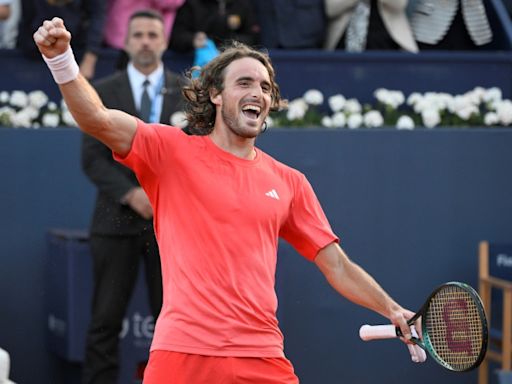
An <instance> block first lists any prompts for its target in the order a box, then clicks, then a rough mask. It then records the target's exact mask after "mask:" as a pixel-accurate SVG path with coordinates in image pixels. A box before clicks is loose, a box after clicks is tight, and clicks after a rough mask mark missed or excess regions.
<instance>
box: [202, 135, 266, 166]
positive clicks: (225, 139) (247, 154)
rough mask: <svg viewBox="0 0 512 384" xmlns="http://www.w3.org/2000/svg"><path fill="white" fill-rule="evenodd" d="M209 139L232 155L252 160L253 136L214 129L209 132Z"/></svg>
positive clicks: (253, 155)
mask: <svg viewBox="0 0 512 384" xmlns="http://www.w3.org/2000/svg"><path fill="white" fill-rule="evenodd" d="M210 138H211V140H212V141H213V142H214V143H215V144H216V145H217V146H218V147H219V148H221V149H223V150H224V151H226V152H229V153H231V154H232V155H234V156H236V157H239V158H241V159H246V160H254V158H255V157H256V151H255V150H254V141H255V138H245V137H241V136H238V135H236V134H235V133H233V132H231V131H229V130H221V129H214V130H213V131H212V133H211V134H210Z"/></svg>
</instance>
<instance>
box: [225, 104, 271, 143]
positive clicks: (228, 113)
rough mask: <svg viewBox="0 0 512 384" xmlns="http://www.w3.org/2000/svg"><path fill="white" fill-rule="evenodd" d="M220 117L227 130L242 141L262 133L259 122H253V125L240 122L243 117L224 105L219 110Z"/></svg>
mask: <svg viewBox="0 0 512 384" xmlns="http://www.w3.org/2000/svg"><path fill="white" fill-rule="evenodd" d="M221 116H222V120H223V121H224V123H225V124H226V126H227V127H228V129H229V130H230V131H231V132H233V133H234V134H235V135H237V136H239V137H242V138H244V139H254V138H255V137H258V135H259V134H260V133H261V132H262V127H263V124H262V123H260V122H259V120H258V121H254V125H253V124H248V122H244V121H242V119H243V117H241V116H240V114H237V113H236V111H233V110H230V109H229V108H227V107H225V106H224V105H223V106H222V108H221Z"/></svg>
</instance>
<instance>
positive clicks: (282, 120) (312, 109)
mask: <svg viewBox="0 0 512 384" xmlns="http://www.w3.org/2000/svg"><path fill="white" fill-rule="evenodd" d="M373 96H374V97H375V99H376V101H377V102H376V103H375V105H369V104H365V105H362V104H361V103H360V102H359V101H358V100H356V99H347V98H345V97H344V96H343V95H342V94H337V95H333V96H330V97H329V98H328V99H327V104H328V107H329V112H327V113H326V112H324V113H322V112H321V108H322V107H323V104H324V96H323V94H322V93H321V92H320V91H318V90H308V91H307V92H306V93H304V96H303V97H301V98H297V99H294V100H291V101H290V102H289V108H288V110H286V111H279V112H277V113H274V114H272V115H271V117H270V119H269V121H267V123H268V125H269V126H274V127H315V126H321V127H325V128H333V129H339V128H348V129H357V128H378V127H396V128H397V129H414V128H415V127H425V128H435V127H475V126H479V127H482V126H510V125H511V124H512V101H510V100H505V99H503V98H502V92H501V90H500V89H499V88H496V87H494V88H489V89H484V88H482V87H476V88H474V89H473V90H471V91H468V92H466V93H464V94H461V95H450V94H448V93H441V92H426V93H423V94H421V93H418V92H414V93H411V94H410V95H409V96H408V97H407V98H406V97H405V95H404V93H403V92H401V91H395V90H388V89H384V88H380V89H377V90H375V92H374V93H373Z"/></svg>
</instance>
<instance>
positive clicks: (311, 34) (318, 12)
mask: <svg viewBox="0 0 512 384" xmlns="http://www.w3.org/2000/svg"><path fill="white" fill-rule="evenodd" d="M336 1H338V0H336ZM254 5H255V8H256V13H257V14H258V22H259V24H260V26H261V43H262V45H263V46H264V47H266V48H269V49H270V48H285V49H312V48H322V46H323V44H324V40H325V28H326V22H327V20H326V15H325V8H324V0H255V1H254Z"/></svg>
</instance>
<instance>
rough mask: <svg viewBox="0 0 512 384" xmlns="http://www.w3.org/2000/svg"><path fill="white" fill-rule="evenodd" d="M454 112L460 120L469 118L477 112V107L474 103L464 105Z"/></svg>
mask: <svg viewBox="0 0 512 384" xmlns="http://www.w3.org/2000/svg"><path fill="white" fill-rule="evenodd" d="M455 114H456V115H457V116H459V117H460V118H461V119H462V120H469V118H470V117H471V116H472V115H474V114H478V108H477V107H476V106H474V105H466V106H465V107H464V108H460V109H458V110H456V111H455Z"/></svg>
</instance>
